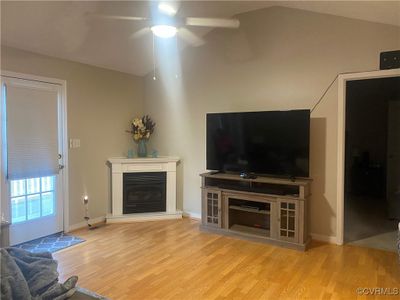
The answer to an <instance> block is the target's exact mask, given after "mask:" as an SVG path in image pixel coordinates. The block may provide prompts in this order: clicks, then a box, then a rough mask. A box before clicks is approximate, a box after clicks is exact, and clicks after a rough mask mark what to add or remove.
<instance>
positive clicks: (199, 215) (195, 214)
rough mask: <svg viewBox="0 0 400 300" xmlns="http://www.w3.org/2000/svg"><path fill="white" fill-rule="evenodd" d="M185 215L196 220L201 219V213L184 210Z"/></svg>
mask: <svg viewBox="0 0 400 300" xmlns="http://www.w3.org/2000/svg"><path fill="white" fill-rule="evenodd" d="M183 216H184V217H187V218H190V219H194V220H201V214H199V213H194V212H191V211H184V212H183Z"/></svg>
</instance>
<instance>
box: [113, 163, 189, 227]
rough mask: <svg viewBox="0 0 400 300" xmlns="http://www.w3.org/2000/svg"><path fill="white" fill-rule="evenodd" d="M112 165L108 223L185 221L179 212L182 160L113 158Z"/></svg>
mask: <svg viewBox="0 0 400 300" xmlns="http://www.w3.org/2000/svg"><path fill="white" fill-rule="evenodd" d="M108 162H109V164H110V166H111V190H112V192H111V204H112V212H111V213H110V214H108V215H107V222H108V223H116V222H129V221H151V220H160V219H178V218H182V212H181V211H179V210H177V209H176V166H177V163H178V162H179V158H177V157H157V158H110V159H109V160H108ZM124 198H125V200H127V201H124Z"/></svg>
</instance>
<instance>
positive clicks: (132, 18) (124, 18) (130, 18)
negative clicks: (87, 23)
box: [90, 14, 148, 21]
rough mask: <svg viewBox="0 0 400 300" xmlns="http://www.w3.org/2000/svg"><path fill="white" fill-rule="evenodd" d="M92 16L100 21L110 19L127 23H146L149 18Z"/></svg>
mask: <svg viewBox="0 0 400 300" xmlns="http://www.w3.org/2000/svg"><path fill="white" fill-rule="evenodd" d="M90 16H92V17H95V18H100V19H109V20H125V21H146V20H148V18H146V17H131V16H112V15H99V14H91V15H90Z"/></svg>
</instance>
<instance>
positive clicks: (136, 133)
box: [128, 115, 156, 143]
mask: <svg viewBox="0 0 400 300" xmlns="http://www.w3.org/2000/svg"><path fill="white" fill-rule="evenodd" d="M155 127H156V123H154V122H153V120H152V119H151V118H150V117H149V116H147V115H146V116H143V117H141V118H135V119H133V120H132V123H131V130H130V131H128V132H129V133H131V134H132V137H133V140H134V141H135V142H136V143H138V142H139V141H142V140H148V139H149V138H150V136H151V134H152V133H153V132H154V128H155Z"/></svg>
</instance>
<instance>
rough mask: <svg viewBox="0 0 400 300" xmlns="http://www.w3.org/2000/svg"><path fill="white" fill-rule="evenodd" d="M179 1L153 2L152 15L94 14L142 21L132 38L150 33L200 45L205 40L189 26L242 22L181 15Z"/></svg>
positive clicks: (227, 24)
mask: <svg viewBox="0 0 400 300" xmlns="http://www.w3.org/2000/svg"><path fill="white" fill-rule="evenodd" d="M178 11H179V3H178V2H176V1H174V2H151V4H150V12H151V14H150V16H149V17H141V16H115V15H98V14H97V15H94V16H96V17H100V18H105V19H114V20H127V21H138V22H142V23H143V25H144V27H143V28H142V29H140V30H138V31H136V32H134V33H133V34H132V35H131V38H133V39H138V38H141V37H143V36H145V35H146V34H148V33H152V34H153V35H154V36H156V37H160V38H164V39H167V38H172V37H174V36H176V35H177V36H178V37H180V38H181V39H183V40H184V41H186V42H187V43H188V44H190V45H192V46H194V47H198V46H201V45H203V44H204V43H205V41H204V40H203V39H202V38H201V37H199V36H197V35H196V34H194V33H193V32H192V31H190V30H189V29H188V28H187V27H189V26H199V27H212V28H232V29H235V28H238V27H239V26H240V22H239V20H237V19H225V18H198V17H181V16H179V14H178Z"/></svg>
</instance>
